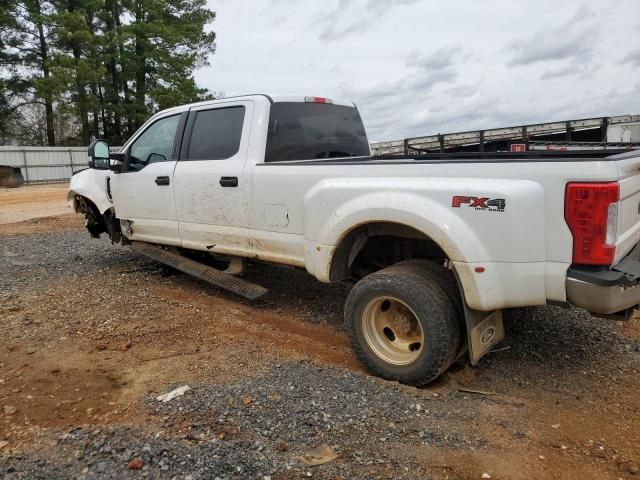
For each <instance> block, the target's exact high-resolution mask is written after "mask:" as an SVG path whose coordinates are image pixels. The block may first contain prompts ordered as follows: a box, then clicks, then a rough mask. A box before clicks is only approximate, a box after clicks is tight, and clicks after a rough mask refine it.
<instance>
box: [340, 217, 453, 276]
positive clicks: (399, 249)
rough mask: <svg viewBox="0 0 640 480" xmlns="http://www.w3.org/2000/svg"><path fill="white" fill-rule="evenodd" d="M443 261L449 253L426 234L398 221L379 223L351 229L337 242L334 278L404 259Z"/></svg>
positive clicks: (377, 267) (367, 272)
mask: <svg viewBox="0 0 640 480" xmlns="http://www.w3.org/2000/svg"><path fill="white" fill-rule="evenodd" d="M414 258H420V259H426V260H434V261H437V262H440V261H442V262H444V261H445V260H446V259H447V255H446V254H445V252H444V251H443V250H442V248H440V246H439V245H438V244H437V243H436V242H434V241H433V240H432V239H431V238H429V237H428V236H427V235H425V234H424V233H422V232H420V231H418V230H416V229H415V228H412V227H408V226H406V225H402V224H399V223H391V222H376V223H368V224H365V225H360V226H358V227H356V228H354V229H353V230H351V231H350V232H349V233H348V234H347V235H346V236H345V237H344V238H343V239H342V240H341V241H340V243H339V244H338V248H337V249H336V252H335V253H334V255H333V258H332V261H331V269H330V273H329V278H330V279H331V280H332V281H337V280H344V279H346V278H362V277H364V276H365V275H368V274H370V273H373V272H375V271H377V270H381V269H383V268H385V267H388V266H390V265H393V264H394V263H397V262H399V261H402V260H409V259H414Z"/></svg>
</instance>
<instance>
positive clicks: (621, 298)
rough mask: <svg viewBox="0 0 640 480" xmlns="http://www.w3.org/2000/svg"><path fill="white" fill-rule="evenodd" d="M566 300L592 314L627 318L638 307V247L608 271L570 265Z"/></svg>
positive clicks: (639, 250)
mask: <svg viewBox="0 0 640 480" xmlns="http://www.w3.org/2000/svg"><path fill="white" fill-rule="evenodd" d="M566 289H567V300H568V301H569V302H570V303H571V304H573V305H575V306H576V307H579V308H584V309H585V310H588V311H589V312H591V313H593V314H596V315H612V316H616V317H624V318H628V317H630V316H631V313H632V310H633V309H635V308H638V304H640V245H638V246H636V248H634V249H633V251H632V252H631V253H630V254H629V255H627V256H626V257H625V258H623V259H622V260H621V261H620V262H619V263H618V264H616V265H614V266H612V267H611V268H606V267H589V266H573V267H571V268H569V270H568V272H567V284H566Z"/></svg>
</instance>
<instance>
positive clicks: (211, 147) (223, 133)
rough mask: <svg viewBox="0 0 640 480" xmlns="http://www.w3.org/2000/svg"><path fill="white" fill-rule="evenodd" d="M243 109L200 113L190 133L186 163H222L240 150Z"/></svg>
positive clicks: (217, 109) (224, 109)
mask: <svg viewBox="0 0 640 480" xmlns="http://www.w3.org/2000/svg"><path fill="white" fill-rule="evenodd" d="M243 122H244V107H243V106H237V107H226V108H216V109H212V110H199V111H197V112H196V118H195V121H194V123H193V129H192V130H191V138H190V141H189V149H188V152H187V159H189V160H225V159H227V158H231V157H233V156H234V155H235V154H236V153H238V150H239V149H240V139H241V137H242V124H243Z"/></svg>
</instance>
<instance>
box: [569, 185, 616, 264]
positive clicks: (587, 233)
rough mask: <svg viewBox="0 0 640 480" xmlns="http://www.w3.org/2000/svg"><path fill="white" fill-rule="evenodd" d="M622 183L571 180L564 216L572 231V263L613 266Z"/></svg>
mask: <svg viewBox="0 0 640 480" xmlns="http://www.w3.org/2000/svg"><path fill="white" fill-rule="evenodd" d="M618 200H620V185H619V184H618V183H616V182H607V183H568V184H567V191H566V196H565V206H564V215H565V219H566V221H567V224H568V225H569V229H570V230H571V233H572V234H573V263H576V264H580V265H611V264H612V263H613V258H614V257H615V254H616V232H617V229H618Z"/></svg>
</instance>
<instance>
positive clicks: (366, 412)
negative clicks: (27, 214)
mask: <svg viewBox="0 0 640 480" xmlns="http://www.w3.org/2000/svg"><path fill="white" fill-rule="evenodd" d="M0 253H2V256H1V257H0V325H2V328H3V330H4V332H5V335H3V338H0V380H1V381H0V406H2V410H0V445H3V444H2V443H1V441H3V440H6V441H7V442H9V443H8V445H5V446H0V478H2V475H3V474H4V475H5V478H135V477H139V476H146V477H148V478H168V479H172V478H179V479H184V478H189V476H190V478H192V479H196V478H212V479H214V478H216V477H219V478H221V479H222V478H257V479H261V478H262V479H264V478H265V477H271V478H272V479H274V480H275V479H285V478H287V479H288V478H305V477H307V476H308V475H311V476H312V477H313V478H436V479H441V478H442V479H444V478H461V479H467V478H469V479H472V478H474V479H475V478H481V477H482V475H483V474H484V473H487V474H489V475H491V476H492V478H568V479H574V478H575V479H578V478H580V479H582V478H612V479H618V478H623V479H633V478H638V474H637V473H634V472H635V471H636V469H637V464H638V462H640V449H639V448H638V445H640V433H639V432H640V393H639V392H640V381H639V378H640V377H639V375H638V373H639V372H640V342H639V339H640V328H639V327H638V320H637V319H635V320H633V321H631V322H629V323H622V322H611V321H604V320H601V319H596V318H593V317H591V316H589V315H587V314H586V313H584V312H580V311H578V310H575V309H563V308H559V307H546V308H541V309H537V310H536V311H535V312H533V313H532V314H529V313H527V314H525V313H523V312H512V313H511V314H510V315H509V317H508V318H507V319H506V329H507V338H506V339H505V341H504V342H503V343H502V344H500V345H499V346H498V347H497V348H496V351H494V352H493V353H491V354H489V355H488V356H487V357H485V358H484V359H483V360H482V361H481V363H480V365H479V366H478V367H476V368H472V367H470V366H468V365H467V364H466V363H465V362H464V361H462V362H459V363H458V364H456V365H455V366H453V367H452V368H451V369H450V371H449V372H447V373H446V374H445V375H444V376H443V378H442V380H440V381H438V382H436V383H435V384H433V385H431V386H429V387H427V388H423V389H415V388H409V387H405V386H401V385H398V384H395V383H391V382H385V381H381V380H379V379H376V378H373V377H371V376H369V375H367V374H366V372H364V371H363V369H362V368H361V367H360V366H359V365H358V364H357V363H356V362H355V361H354V360H353V358H352V357H351V355H350V353H349V351H348V347H347V345H346V340H345V338H344V335H343V334H342V333H341V332H340V328H341V323H342V304H343V301H344V298H345V296H346V294H347V292H348V288H349V287H348V285H331V286H326V285H321V284H319V283H318V282H316V281H315V280H314V279H312V278H311V277H310V276H309V275H307V274H306V273H305V272H303V271H300V270H297V269H293V268H285V267H275V266H268V265H259V266H255V267H252V268H251V270H250V271H249V272H248V274H247V278H249V279H251V280H254V281H256V282H259V283H261V284H263V285H265V286H267V287H268V288H270V293H269V294H268V296H267V297H266V298H265V300H264V301H263V302H261V303H256V304H253V303H250V302H245V301H242V300H239V299H237V298H236V297H234V296H232V295H230V294H227V293H224V292H220V291H219V290H216V289H215V288H213V287H210V286H208V285H205V284H202V283H200V282H197V281H194V280H192V279H190V278H189V277H186V276H184V275H181V274H177V273H175V272H172V271H171V270H168V269H165V268H164V267H162V266H159V265H158V264H156V263H153V262H150V261H147V260H146V259H141V258H139V257H137V256H135V255H133V254H132V253H131V252H130V251H129V250H128V249H126V248H122V247H120V246H113V245H111V244H110V243H109V242H108V241H107V240H105V239H101V240H98V241H96V240H93V239H90V238H88V235H86V234H85V232H83V231H79V230H71V231H51V232H44V233H38V234H28V235H11V236H2V235H0ZM184 384H189V385H190V386H191V387H192V389H191V390H190V391H188V392H187V393H186V394H185V395H184V396H183V397H179V398H176V399H175V400H173V401H171V402H168V403H166V404H165V403H159V402H158V401H156V400H155V396H156V395H157V394H159V393H162V392H166V391H169V390H171V389H172V388H175V387H177V386H180V385H184ZM79 396H81V397H82V399H81V400H77V399H76V398H75V397H79ZM29 397H31V398H29ZM65 402H69V403H68V405H69V407H65V405H67V403H65ZM73 402H75V403H73ZM7 406H13V407H14V408H15V410H16V411H17V413H16V412H12V413H8V410H6V409H5V407H7ZM72 407H73V408H72ZM321 444H328V445H330V446H331V447H333V448H334V449H335V451H336V452H337V454H338V455H339V456H338V458H337V459H336V460H334V461H332V462H329V463H327V464H325V465H321V466H318V467H308V466H306V465H305V464H304V463H303V461H302V457H303V455H304V454H305V452H307V451H308V450H309V449H311V448H313V447H316V446H318V445H321ZM136 458H139V459H140V460H142V463H143V464H144V465H140V466H142V468H141V469H139V470H138V469H133V470H132V469H129V468H128V467H127V466H128V463H129V462H130V461H131V460H132V459H136Z"/></svg>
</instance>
